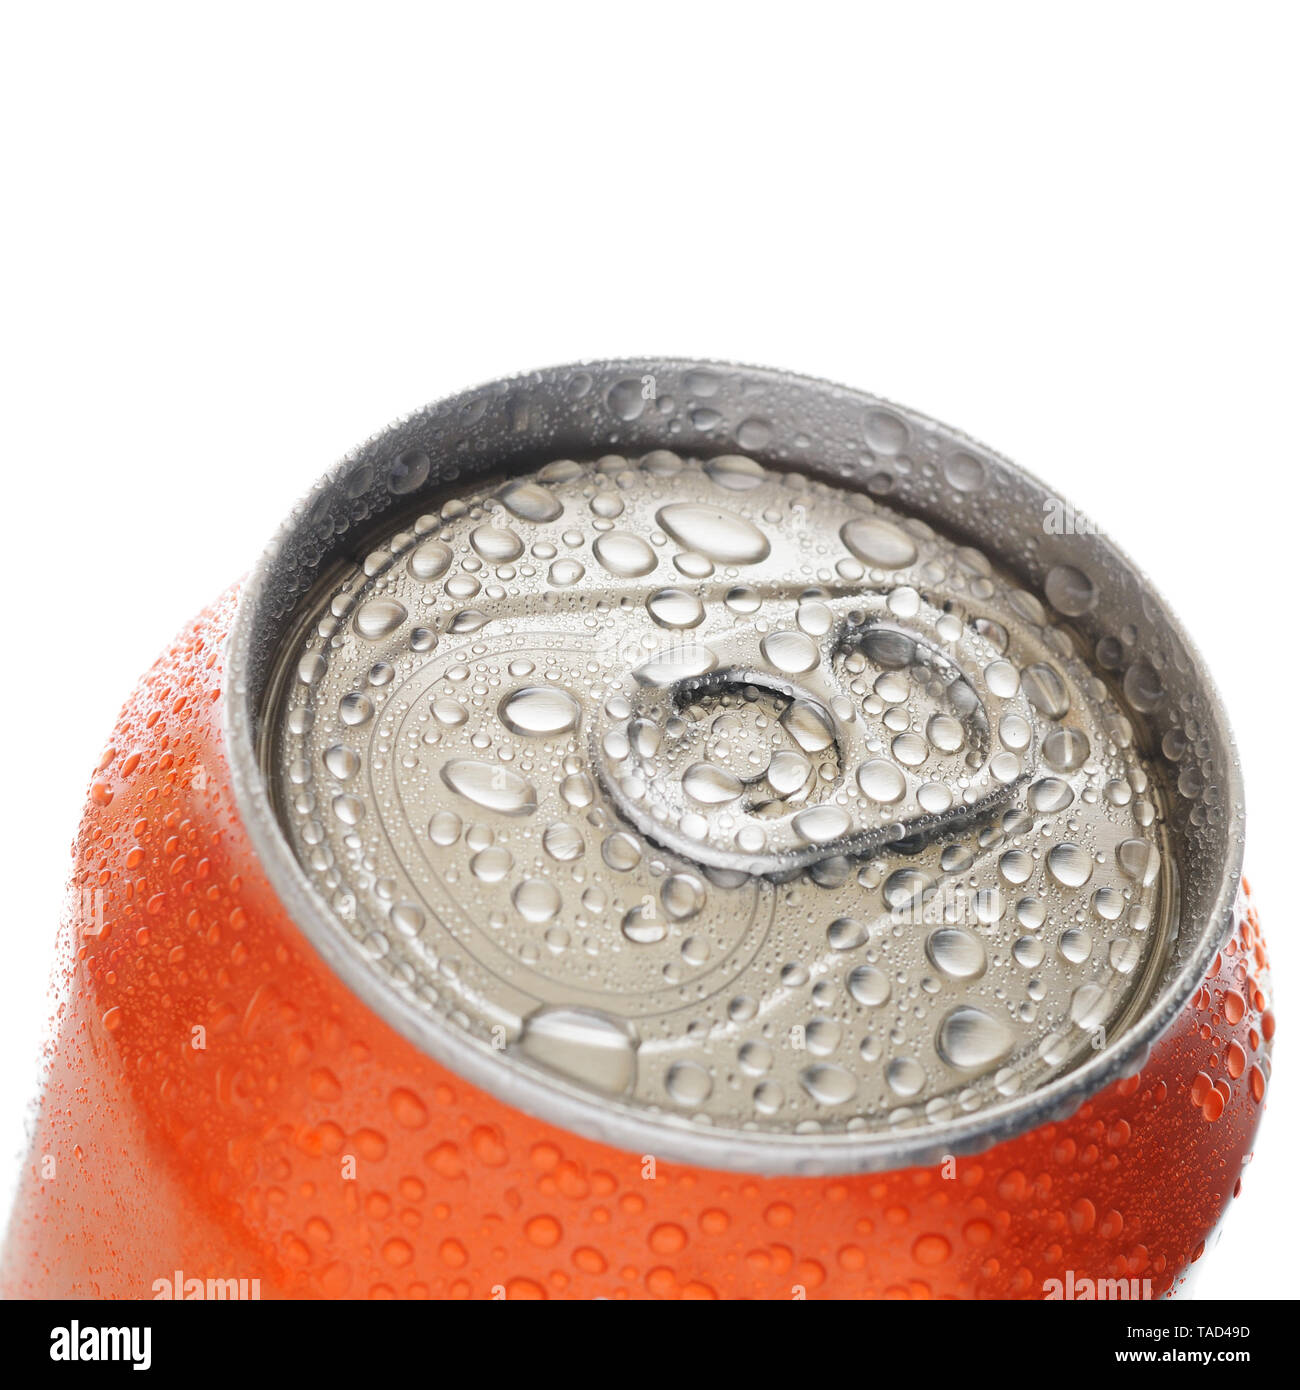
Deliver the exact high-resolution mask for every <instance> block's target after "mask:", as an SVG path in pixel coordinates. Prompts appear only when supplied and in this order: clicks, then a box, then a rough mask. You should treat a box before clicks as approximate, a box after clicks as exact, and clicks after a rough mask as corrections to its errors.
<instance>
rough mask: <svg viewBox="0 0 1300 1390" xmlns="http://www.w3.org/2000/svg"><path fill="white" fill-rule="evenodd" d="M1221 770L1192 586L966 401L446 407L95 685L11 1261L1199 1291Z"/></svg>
mask: <svg viewBox="0 0 1300 1390" xmlns="http://www.w3.org/2000/svg"><path fill="white" fill-rule="evenodd" d="M1243 816H1244V810H1243V797H1242V788H1241V778H1240V769H1239V765H1238V760H1237V756H1236V753H1235V750H1234V747H1233V743H1232V738H1231V734H1230V731H1229V728H1228V725H1227V722H1226V720H1225V717H1224V714H1223V711H1222V709H1221V707H1220V702H1219V699H1218V696H1217V694H1216V692H1215V690H1214V687H1213V684H1212V683H1211V681H1210V679H1209V677H1208V675H1207V673H1206V671H1205V669H1204V666H1203V663H1202V662H1201V660H1200V658H1199V657H1198V655H1197V653H1196V651H1195V649H1194V648H1193V646H1192V645H1191V642H1190V641H1189V639H1188V637H1187V636H1186V634H1185V633H1184V631H1183V629H1182V628H1181V626H1180V625H1179V623H1178V622H1177V620H1176V619H1175V618H1174V617H1173V615H1172V614H1171V613H1170V611H1169V609H1168V608H1167V606H1166V605H1165V603H1164V602H1163V600H1162V599H1161V598H1160V597H1159V595H1158V594H1157V593H1156V592H1155V590H1154V589H1153V588H1152V587H1151V585H1150V584H1149V583H1148V582H1147V581H1146V579H1145V578H1144V577H1143V575H1142V574H1141V573H1140V571H1139V570H1138V569H1137V568H1136V567H1135V566H1134V565H1133V564H1132V562H1130V561H1129V559H1128V558H1127V557H1126V556H1125V555H1124V554H1123V553H1122V552H1121V551H1119V550H1118V549H1117V547H1115V546H1114V545H1113V544H1112V543H1111V542H1110V541H1109V540H1108V539H1107V538H1106V537H1105V535H1104V534H1102V533H1101V532H1100V531H1099V530H1098V529H1097V528H1096V526H1095V525H1094V524H1093V523H1092V521H1091V520H1090V519H1089V518H1088V517H1086V516H1085V515H1083V514H1082V513H1081V512H1079V511H1077V510H1075V509H1074V508H1073V507H1071V506H1070V505H1069V503H1068V502H1066V501H1065V500H1064V499H1063V498H1062V497H1061V496H1060V495H1059V494H1058V493H1057V492H1056V491H1055V490H1054V489H1052V488H1049V487H1048V486H1047V485H1045V484H1044V483H1041V482H1039V481H1038V480H1037V479H1036V478H1034V477H1032V476H1031V475H1029V474H1028V473H1026V472H1024V471H1022V470H1021V469H1019V468H1017V467H1015V466H1013V465H1012V464H1010V463H1009V462H1007V461H1006V460H1005V459H1003V458H1001V457H999V456H998V455H996V454H994V453H993V452H991V451H990V450H988V449H986V448H984V447H983V446H981V445H979V444H976V443H975V442H973V441H972V440H970V439H968V438H966V437H965V436H963V435H961V434H959V433H957V432H956V431H954V430H951V429H949V428H947V427H945V426H943V425H940V424H937V423H935V422H934V421H932V420H930V419H927V418H925V417H924V416H921V415H919V414H917V413H916V412H914V411H911V410H907V409H904V408H902V407H899V406H897V405H893V404H889V403H887V402H884V401H881V400H878V399H876V398H874V397H871V396H868V395H866V394H863V393H860V392H856V391H852V390H848V389H845V388H842V387H838V386H832V385H829V384H827V383H824V382H820V381H815V380H811V379H808V378H802V377H796V376H792V375H788V374H784V373H779V372H774V371H769V370H762V369H756V368H749V367H741V366H735V365H727V364H717V363H698V362H685V361H672V360H662V361H661V360H644V361H621V362H613V363H604V364H588V365H581V366H568V367H560V368H555V369H551V370H546V371H541V372H536V373H532V374H529V375H526V376H521V377H517V378H514V379H511V380H507V381H502V382H497V383H494V384H492V385H489V386H486V387H483V388H480V389H477V390H473V391H469V392H467V393H465V394H463V395H460V396H457V397H454V398H452V399H450V400H446V401H443V402H440V403H438V404H436V405H434V406H431V407H429V408H427V409H425V410H423V411H420V412H418V413H416V414H415V415H413V416H411V417H410V418H409V419H407V420H405V421H402V422H400V423H399V424H397V425H394V426H393V427H391V428H389V429H388V430H386V431H384V432H383V433H381V434H379V435H377V436H375V437H374V438H373V439H371V440H370V441H369V442H368V443H367V444H365V445H364V446H363V447H362V448H360V449H358V450H356V451H355V452H354V453H353V454H351V455H350V456H349V457H348V458H346V459H345V460H344V461H343V462H342V463H341V464H339V465H338V466H337V467H336V468H334V469H333V470H332V471H331V472H329V473H328V474H327V475H326V476H325V477H324V478H323V479H322V480H321V481H320V482H319V483H318V484H317V485H316V487H315V488H314V489H313V490H312V491H311V492H310V494H309V495H308V496H307V497H306V498H305V500H304V501H303V502H302V503H301V504H300V506H299V507H298V508H297V509H296V510H295V511H294V513H293V515H292V516H291V517H290V518H289V519H288V520H287V521H286V522H285V524H284V526H283V527H282V529H281V531H280V532H279V534H278V535H277V536H276V537H275V539H274V540H273V541H272V542H271V544H270V546H269V547H268V548H267V549H266V551H265V552H264V553H263V555H262V557H261V559H260V560H259V561H258V563H257V565H256V567H255V569H254V570H253V571H252V573H251V575H250V576H249V577H248V578H247V579H246V580H245V581H243V582H242V583H240V584H237V585H236V586H235V587H234V588H232V589H231V590H230V591H229V592H228V593H226V594H225V595H223V596H222V597H221V598H219V599H218V600H217V601H216V602H215V603H214V604H213V606H212V607H211V608H210V609H208V610H207V611H206V612H204V613H203V614H202V615H200V616H199V617H198V618H197V619H196V620H195V621H194V622H193V623H192V624H191V625H190V626H189V627H188V628H186V629H185V631H183V632H182V633H181V634H180V635H179V637H177V639H176V640H175V641H174V642H173V644H172V645H171V647H170V648H169V649H168V650H167V651H166V652H165V653H164V655H163V656H162V657H161V658H160V659H159V661H158V662H157V664H156V665H155V666H154V667H153V669H152V670H151V671H150V672H149V673H148V674H147V675H146V676H145V678H144V680H143V681H142V682H141V684H140V685H139V686H138V688H137V689H136V690H135V692H134V693H133V694H132V695H131V697H130V699H129V700H128V702H127V704H126V706H125V707H124V709H123V711H122V713H121V716H120V717H119V719H118V722H117V724H116V726H115V728H114V729H113V731H112V734H111V737H110V739H109V743H108V746H107V748H106V749H105V752H104V754H103V757H102V758H101V760H100V762H99V765H98V767H97V768H96V769H95V772H94V775H93V780H92V783H91V788H90V794H89V798H88V801H87V803H86V809H85V813H84V816H83V819H82V823H81V828H80V832H79V835H78V838H77V841H76V846H75V865H74V870H73V873H72V876H71V879H70V884H69V890H68V898H67V910H66V912H65V914H64V918H63V922H62V925H61V929H60V934H59V939H58V946H57V964H56V970H55V977H54V979H55V983H54V995H53V1016H52V1020H51V1028H50V1033H49V1037H48V1040H47V1044H46V1048H45V1052H44V1055H43V1066H42V1080H41V1091H40V1100H39V1107H38V1109H37V1111H36V1116H35V1120H34V1125H33V1134H32V1143H31V1149H30V1153H29V1155H28V1158H27V1161H26V1163H25V1166H24V1170H23V1174H22V1180H21V1185H20V1190H19V1193H18V1197H17V1202H16V1206H15V1209H14V1213H13V1216H12V1219H11V1223H10V1228H9V1233H8V1237H7V1243H6V1247H5V1252H4V1259H3V1275H2V1280H3V1282H2V1288H3V1291H4V1292H5V1293H6V1294H7V1295H9V1296H18V1297H24V1296H55V1297H65V1296H73V1295H79V1296H90V1297H110V1298H182V1297H186V1298H214V1297H215V1298H237V1297H262V1298H270V1297H289V1298H341V1297H348V1298H354V1297H400V1298H436V1299H442V1298H477V1299H520V1298H532V1299H537V1298H741V1297H745V1298H771V1299H799V1298H931V1297H957V1298H1027V1299H1035V1298H1037V1299H1041V1298H1090V1297H1097V1298H1107V1297H1109V1298H1144V1297H1162V1296H1165V1295H1168V1294H1170V1293H1177V1292H1179V1291H1181V1290H1184V1289H1185V1288H1186V1286H1187V1281H1188V1279H1189V1277H1190V1274H1191V1271H1192V1270H1193V1267H1194V1266H1195V1264H1196V1262H1197V1261H1198V1260H1199V1259H1200V1257H1201V1256H1202V1254H1203V1252H1204V1251H1205V1249H1206V1246H1207V1242H1209V1241H1211V1240H1212V1238H1213V1236H1214V1234H1215V1232H1216V1231H1217V1229H1218V1227H1219V1223H1220V1221H1221V1219H1222V1218H1223V1216H1224V1214H1225V1212H1226V1210H1227V1208H1228V1207H1229V1205H1230V1204H1231V1203H1232V1201H1233V1199H1234V1197H1235V1196H1236V1195H1237V1193H1238V1192H1239V1190H1240V1186H1241V1175H1242V1171H1243V1167H1244V1166H1245V1164H1246V1163H1247V1162H1248V1160H1249V1157H1250V1154H1251V1149H1252V1145H1253V1142H1254V1136H1255V1132H1256V1129H1257V1126H1258V1123H1259V1120H1260V1117H1261V1114H1262V1111H1263V1108H1264V1102H1265V1096H1266V1091H1267V1086H1268V1078H1269V1070H1270V1040H1271V1038H1272V1032H1273V1015H1272V1013H1271V1011H1270V983H1269V973H1268V965H1267V957H1266V954H1265V947H1264V943H1263V940H1262V938H1261V936H1260V933H1259V927H1258V923H1257V921H1256V918H1255V915H1254V912H1253V910H1252V908H1251V906H1250V900H1249V897H1248V894H1247V891H1246V888H1245V885H1244V883H1243V881H1242V879H1241V861H1242V851H1243Z"/></svg>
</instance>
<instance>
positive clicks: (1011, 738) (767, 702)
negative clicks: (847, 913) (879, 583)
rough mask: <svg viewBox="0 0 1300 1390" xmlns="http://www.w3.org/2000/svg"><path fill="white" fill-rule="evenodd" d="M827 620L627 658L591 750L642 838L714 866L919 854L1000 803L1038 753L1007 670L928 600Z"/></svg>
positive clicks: (767, 870)
mask: <svg viewBox="0 0 1300 1390" xmlns="http://www.w3.org/2000/svg"><path fill="white" fill-rule="evenodd" d="M825 609H826V623H825V631H824V632H823V633H821V634H820V635H814V634H812V633H809V632H808V631H806V630H802V629H800V628H799V627H797V626H795V625H794V622H793V620H791V622H790V623H789V624H788V625H783V626H781V627H778V628H771V629H767V630H762V631H760V630H759V629H758V628H756V627H748V628H741V629H735V630H733V631H732V632H730V633H728V634H727V635H726V637H725V638H724V639H721V640H719V639H714V640H711V641H710V642H709V643H708V644H707V645H705V644H702V643H687V644H684V645H683V646H681V647H679V648H675V649H673V650H671V651H668V652H662V651H661V652H660V653H658V654H656V656H655V657H654V658H653V660H652V661H651V662H649V663H647V664H646V665H644V666H642V667H639V668H638V669H637V670H636V672H635V675H636V678H637V686H638V688H637V693H636V695H635V697H634V698H633V700H632V701H631V702H630V703H631V705H632V709H631V713H630V714H628V715H627V717H626V718H624V719H622V720H620V721H618V722H617V723H616V724H615V725H614V726H613V727H612V728H611V727H606V728H605V729H604V730H600V731H596V733H595V739H594V748H593V752H594V759H593V761H594V764H595V766H596V768H597V769H598V771H599V774H600V776H601V778H602V781H603V782H604V783H605V785H606V787H607V789H608V790H609V792H610V795H611V797H612V798H613V799H614V801H615V802H616V804H617V806H618V808H619V811H620V812H621V814H622V815H623V816H624V817H625V818H626V819H627V820H628V821H630V822H631V823H632V824H633V825H635V826H636V828H637V829H638V830H640V831H641V832H642V833H643V834H644V835H646V836H647V837H649V838H650V839H652V840H654V841H656V842H658V843H659V844H661V845H663V846H664V847H665V848H667V849H671V850H673V851H675V852H676V853H678V854H680V855H682V856H683V857H685V858H688V859H691V860H694V861H695V862H696V863H698V864H700V865H702V866H705V867H708V868H713V869H718V870H726V871H730V872H736V871H740V872H744V873H747V874H760V875H778V874H782V873H786V872H790V871H794V870H798V869H801V868H805V867H807V866H808V865H811V864H815V863H817V862H818V861H820V860H822V859H825V858H828V857H830V856H833V855H850V856H853V857H867V856H870V855H873V854H876V853H878V852H880V851H881V850H884V849H886V848H888V849H889V850H890V851H891V852H893V853H915V852H916V851H918V850H919V849H921V848H922V847H923V846H924V845H925V844H927V843H929V842H931V841H933V840H936V839H940V838H943V837H946V836H949V835H952V834H954V833H957V832H958V831H960V830H961V829H962V828H963V827H964V826H967V825H970V824H972V823H974V822H976V821H979V820H982V819H985V818H987V817H989V816H991V815H993V814H995V813H997V812H998V811H999V810H1001V809H1003V808H1005V807H1006V806H1008V805H1009V804H1011V802H1012V801H1013V799H1014V798H1015V796H1016V793H1017V791H1018V789H1019V788H1020V787H1022V786H1023V785H1024V784H1025V783H1026V782H1027V781H1028V780H1029V778H1030V777H1032V775H1033V772H1034V768H1035V766H1036V760H1037V743H1036V737H1035V732H1034V730H1035V725H1034V718H1033V714H1032V711H1031V709H1030V707H1029V704H1028V701H1027V700H1026V699H1025V697H1024V695H1023V694H1022V692H1021V690H1020V679H1019V672H1018V671H1017V670H1016V668H1015V667H1014V666H1013V665H1012V664H1011V663H1010V662H1007V661H1005V660H1003V659H1002V657H1001V655H1000V653H999V652H998V650H997V649H996V647H995V646H994V645H993V644H992V643H991V642H990V641H989V640H988V639H987V638H986V637H984V636H983V635H982V634H981V633H980V632H979V631H977V630H976V629H975V628H974V627H972V626H969V625H965V624H962V623H961V622H960V621H959V620H958V619H957V618H956V617H954V616H953V615H952V614H949V613H945V612H944V611H943V610H941V609H939V608H937V607H935V606H934V605H933V604H931V603H929V602H928V601H926V600H924V599H921V600H918V603H917V606H916V611H915V612H913V613H909V614H907V615H906V617H905V618H900V617H899V616H898V615H895V614H892V613H890V612H889V611H888V609H887V608H886V598H885V596H884V595H883V594H880V595H871V596H869V597H868V599H867V606H864V600H863V596H862V595H861V594H860V593H859V594H855V595H854V596H853V598H852V599H851V600H849V599H845V600H842V601H840V602H839V603H837V602H836V601H835V600H834V599H830V600H827V602H826V604H825Z"/></svg>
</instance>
